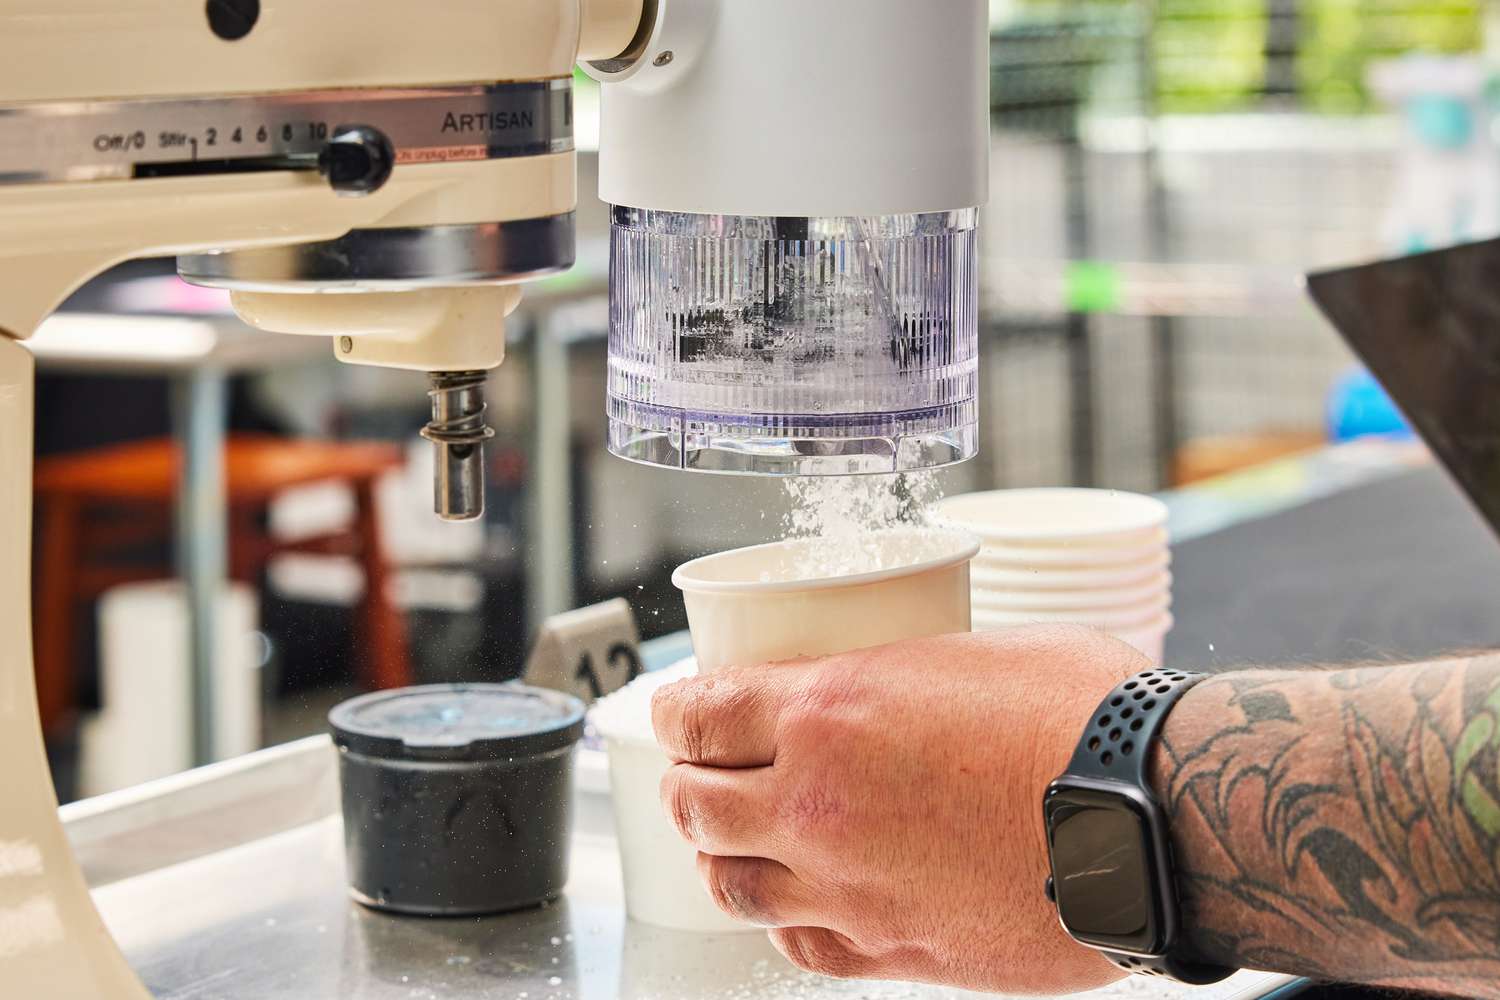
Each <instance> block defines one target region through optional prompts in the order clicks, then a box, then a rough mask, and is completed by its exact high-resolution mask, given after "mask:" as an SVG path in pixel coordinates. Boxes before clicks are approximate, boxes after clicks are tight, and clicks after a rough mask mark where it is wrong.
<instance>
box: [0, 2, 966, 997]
mask: <svg viewBox="0 0 1500 1000" xmlns="http://www.w3.org/2000/svg"><path fill="white" fill-rule="evenodd" d="M987 33H988V13H987V7H986V5H985V4H983V3H982V2H981V0H944V2H943V3H941V4H938V5H925V4H920V3H914V2H912V0H756V2H754V3H747V2H743V0H444V2H442V3H434V4H424V5H414V4H410V3H405V2H402V0H363V2H360V3H357V4H356V3H355V2H353V0H318V2H317V3H294V2H291V0H208V2H207V3H206V4H205V3H203V2H201V0H170V2H163V0H110V2H109V3H102V4H101V3H95V2H88V0H0V470H4V471H3V473H0V545H3V546H4V547H5V549H6V550H7V551H9V552H10V553H11V557H10V558H9V559H8V560H6V561H5V563H4V564H3V566H0V642H3V643H4V645H3V646H0V757H3V759H4V760H5V767H4V768H3V769H0V981H3V982H4V983H6V985H7V992H10V991H11V990H14V991H15V993H16V995H18V996H47V997H68V998H71V997H80V998H87V997H111V998H119V997H143V996H145V993H144V990H143V987H141V986H140V984H139V982H138V981H137V980H136V979H135V976H134V974H133V973H132V972H131V971H130V969H129V968H128V966H127V965H126V963H125V962H124V960H123V958H122V957H121V956H120V954H119V951H118V949H117V948H115V946H114V945H113V942H112V941H111V940H110V938H109V935H108V933H107V931H106V930H105V928H104V926H103V924H102V923H101V921H100V920H99V917H98V915H97V914H96V913H95V911H94V909H93V906H92V903H91V901H90V899H89V894H88V890H87V887H86V885H85V883H84V880H83V877H82V875H81V873H80V872H79V870H78V868H77V866H76V864H75V863H74V861H73V859H72V857H71V855H70V853H69V850H68V847H67V844H66V841H65V839H64V836H63V833H62V830H61V828H60V827H59V825H58V822H57V814H56V808H57V803H56V799H55V796H54V793H53V790H52V787H51V783H50V780H49V777H48V770H47V762H46V757H45V753H44V751H43V746H42V741H41V738H40V729H39V725H38V722H37V715H36V709H35V695H34V687H33V682H32V671H31V663H30V652H29V632H30V624H29V623H30V614H29V594H30V580H29V573H28V571H27V570H28V566H29V549H30V536H31V531H30V523H31V518H30V513H31V512H30V506H31V489H30V475H29V470H30V467H31V440H32V420H33V395H32V393H33V366H32V359H31V355H30V354H29V353H28V352H27V351H26V350H25V349H24V348H23V347H22V346H21V345H20V343H19V341H21V340H24V339H25V338H26V337H28V336H29V335H30V334H31V333H32V332H34V331H35V329H36V328H37V326H38V325H39V324H40V323H41V322H42V320H43V319H44V318H45V317H46V316H47V314H48V313H49V312H51V311H52V310H53V309H55V308H56V306H57V305H58V304H59V303H60V302H61V301H62V300H63V299H64V298H65V297H66V296H67V295H68V294H69V293H70V292H71V291H72V290H74V289H75V288H77V287H78V286H79V285H80V284H82V283H83V282H84V281H86V280H88V279H89V278H91V277H93V276H95V275H97V274H98V273H100V272H101V271H103V270H105V269H106V268H108V267H110V266H111V265H113V264H116V263H118V262H120V261H123V260H126V259H130V258H135V257H143V256H160V255H175V256H176V257H177V259H178V268H179V272H180V273H181V274H182V276H183V277H184V278H185V279H187V280H189V281H192V282H196V283H201V284H207V285H214V286H218V287H223V288H227V289H229V290H230V292H231V301H232V303H233V306H234V308H235V310H236V312H237V313H238V314H239V315H240V316H241V317H242V318H243V319H244V320H245V321H246V322H247V323H249V324H251V325H252V326H255V327H259V328H262V329H266V330H273V331H279V332H287V333H300V334H316V335H321V336H328V337H331V339H332V343H333V350H334V355H335V357H336V358H338V359H339V360H340V361H344V362H350V363H360V364H374V365H381V366H387V367H395V368H405V369H411V370H413V371H420V372H425V373H427V377H428V380H429V395H430V396H431V399H432V420H431V422H430V423H429V424H428V425H427V427H426V429H425V431H424V435H425V436H426V437H427V438H428V439H429V440H431V441H432V442H433V447H434V448H435V449H436V452H437V458H438V461H437V463H436V472H435V482H434V506H435V509H436V511H437V513H438V514H439V516H442V517H445V518H451V519H467V518H473V517H477V516H479V515H480V514H481V513H482V510H483V489H484V464H483V462H484V458H483V454H484V451H483V446H484V440H485V439H486V438H487V437H488V436H489V434H490V433H491V431H490V429H489V428H488V427H487V425H486V422H485V417H484V400H483V385H484V378H485V372H487V371H489V370H490V369H493V368H494V367H496V366H497V365H499V364H500V363H501V362H502V360H503V358H504V326H505V320H506V317H507V315H508V314H509V313H510V312H511V311H512V310H514V309H515V307H516V305H517V303H518V301H519V299H520V295H521V291H520V286H521V284H522V283H523V282H525V281H528V280H532V279H535V278H538V277H541V276H543V275H546V274H550V273H554V272H557V271H560V270H563V269H565V268H567V267H568V266H569V265H570V264H571V263H572V261H573V210H574V206H575V174H574V167H575V163H574V151H573V102H572V73H573V67H574V65H575V63H578V64H581V66H582V67H583V69H584V71H585V72H586V73H588V74H589V75H590V76H592V77H594V78H595V79H597V80H599V81H600V83H601V84H602V88H603V98H602V104H603V112H602V130H601V152H600V195H601V197H602V198H603V199H604V200H605V201H607V202H609V203H611V204H612V205H613V206H614V209H613V227H612V236H611V249H612V263H611V306H610V314H611V315H610V376H609V399H608V404H607V418H608V420H609V425H610V428H609V446H610V450H611V451H613V452H615V453H616V454H619V455H622V456H623V457H626V458H629V459H632V460H636V461H642V462H647V463H651V464H658V465H663V466H670V467H675V468H684V469H698V470H704V471H719V472H745V473H772V474H804V475H805V474H848V473H859V472H875V471H898V470H902V469H915V468H925V467H931V466H935V465H942V464H946V463H950V462H954V461H961V460H963V459H965V458H968V457H970V456H972V455H973V453H974V451H975V450H976V448H977V436H976V427H977V415H976V412H977V411H976V402H975V399H976V379H977V253H978V249H977V235H976V216H977V207H978V206H979V205H981V204H982V203H983V202H984V200H985V197H986V187H987V178H988V148H989V146H988V130H987V118H988V100H987V78H988V44H987Z"/></svg>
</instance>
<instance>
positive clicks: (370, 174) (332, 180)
mask: <svg viewBox="0 0 1500 1000" xmlns="http://www.w3.org/2000/svg"><path fill="white" fill-rule="evenodd" d="M395 164H396V149H395V147H394V146H392V145H391V140H389V139H387V138H386V136H385V133H384V132H382V131H380V130H379V129H378V128H373V127H371V126H369V125H340V126H339V127H338V128H337V129H336V130H335V131H334V135H333V138H331V139H329V140H328V145H326V146H324V147H323V150H322V152H320V153H319V154H318V173H320V174H322V175H323V176H324V177H326V178H328V184H329V186H330V187H332V188H333V189H334V190H335V191H337V192H338V193H339V194H346V195H363V194H369V193H370V192H371V191H378V190H380V187H381V185H383V184H385V182H386V180H387V179H389V178H390V176H391V168H392V167H393V166H395Z"/></svg>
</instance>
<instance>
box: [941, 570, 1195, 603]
mask: <svg viewBox="0 0 1500 1000" xmlns="http://www.w3.org/2000/svg"><path fill="white" fill-rule="evenodd" d="M1171 592H1172V574H1171V573H1158V574H1157V575H1156V576H1155V577H1151V578H1148V579H1146V580H1145V581H1144V582H1141V583H1137V584H1132V585H1131V586H1128V587H1099V588H1094V589H1090V590H1021V589H1017V588H1014V587H999V588H991V587H985V586H983V585H981V584H980V583H979V581H977V580H973V581H971V582H970V585H969V593H970V594H971V595H972V597H973V606H974V608H975V609H979V608H987V609H989V610H992V611H1093V610H1107V609H1111V608H1129V607H1134V606H1135V605H1138V604H1145V603H1149V602H1151V601H1155V600H1159V599H1161V598H1164V597H1167V596H1168V595H1170V594H1171Z"/></svg>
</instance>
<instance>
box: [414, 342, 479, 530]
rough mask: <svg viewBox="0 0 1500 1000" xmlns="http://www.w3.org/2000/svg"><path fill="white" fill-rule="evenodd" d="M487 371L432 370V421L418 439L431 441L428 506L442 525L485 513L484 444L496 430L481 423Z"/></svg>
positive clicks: (430, 375) (429, 394) (430, 395)
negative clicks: (430, 493)
mask: <svg viewBox="0 0 1500 1000" xmlns="http://www.w3.org/2000/svg"><path fill="white" fill-rule="evenodd" d="M485 377H486V373H485V372H482V371H468V372H431V373H429V375H428V378H429V379H430V384H429V388H428V390H427V396H428V398H429V399H431V400H432V420H431V421H430V422H429V423H428V424H427V426H426V427H424V428H423V429H422V436H423V437H424V438H426V439H427V440H429V441H431V442H432V447H433V459H434V463H433V470H432V488H433V492H432V505H433V510H435V511H436V512H437V515H438V517H441V518H442V519H443V520H445V521H470V520H473V519H474V518H476V517H480V516H481V515H483V514H484V442H485V439H487V438H491V437H494V435H495V432H494V431H493V430H491V429H490V428H489V427H488V426H486V424H485V422H484V409H485V402H484V382H485Z"/></svg>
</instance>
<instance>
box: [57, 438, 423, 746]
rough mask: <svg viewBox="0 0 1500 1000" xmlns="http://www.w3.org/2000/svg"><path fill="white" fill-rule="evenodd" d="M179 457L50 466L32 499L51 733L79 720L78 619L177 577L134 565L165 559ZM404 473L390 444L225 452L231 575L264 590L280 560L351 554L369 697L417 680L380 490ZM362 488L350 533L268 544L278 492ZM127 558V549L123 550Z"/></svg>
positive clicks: (109, 458)
mask: <svg viewBox="0 0 1500 1000" xmlns="http://www.w3.org/2000/svg"><path fill="white" fill-rule="evenodd" d="M180 461H181V453H180V449H179V448H178V447H177V445H176V444H175V443H174V442H173V441H171V440H170V439H166V438H156V439H151V440H146V441H139V442H132V443H129V444H123V445H114V446H110V447H104V448H92V449H88V450H85V451H78V452H70V453H68V454H63V455H57V456H50V457H46V458H41V459H39V460H38V461H37V463H36V472H35V492H36V498H37V501H38V508H39V509H38V513H39V515H40V520H39V525H40V537H39V539H38V542H37V547H36V548H37V559H36V570H35V577H34V582H33V589H34V600H35V612H34V625H35V630H36V642H35V646H36V677H37V700H38V703H39V705H40V708H41V714H42V725H43V728H44V730H45V731H47V732H48V733H54V732H57V731H58V729H59V727H60V726H62V725H64V724H66V723H68V722H69V721H70V720H71V718H72V715H73V710H74V707H75V706H74V702H75V692H74V669H75V663H74V657H75V652H76V642H75V638H76V636H77V633H78V628H77V624H78V619H77V614H76V613H77V610H78V608H79V605H80V604H82V603H83V602H85V601H89V600H92V599H94V598H96V597H98V596H99V594H100V593H102V592H103V591H104V590H106V589H108V588H110V587H113V586H117V585H119V584H123V583H130V582H135V581H141V580H155V579H162V578H165V577H170V576H172V575H174V573H173V569H172V568H171V567H170V566H167V565H163V564H162V563H161V562H160V559H159V557H158V559H157V560H156V561H155V562H154V563H153V562H152V561H149V560H147V561H141V560H140V559H136V560H130V559H127V558H125V553H127V552H128V551H129V550H130V549H132V548H134V549H137V550H139V549H141V548H143V547H154V549H155V551H156V553H158V556H159V553H160V551H161V549H162V547H163V546H164V543H168V542H169V541H170V539H171V535H172V510H173V504H174V502H175V499H176V490H177V476H178V468H179V464H180ZM400 464H401V453H400V451H399V449H397V448H396V447H394V446H392V445H385V444H378V443H365V442H361V443H347V442H328V441H303V440H292V439H286V438H277V437H269V436H262V435H249V434H246V435H231V437H230V438H229V440H228V442H227V443H226V446H225V453H224V466H225V480H226V482H225V487H226V498H227V503H228V543H229V576H230V578H231V579H234V580H241V581H246V582H249V583H251V584H255V583H257V582H258V580H259V577H260V574H261V571H262V570H263V569H264V568H265V565H266V563H267V562H268V561H269V560H270V559H271V558H272V557H273V556H275V555H278V554H280V553H283V552H311V553H319V554H331V555H344V556H352V557H354V558H355V559H357V560H358V561H359V563H360V566H361V568H362V569H363V570H364V577H365V589H364V595H363V597H362V598H361V599H360V603H359V606H358V607H357V609H356V623H355V624H356V633H355V642H356V657H355V663H356V667H355V676H356V678H357V679H358V680H359V681H360V683H362V684H363V685H364V686H366V687H369V688H386V687H400V686H403V685H406V684H409V683H411V666H410V660H409V657H408V651H407V640H406V624H405V621H404V619H403V617H402V615H401V611H400V609H399V608H397V607H396V606H395V604H394V603H392V601H391V599H390V595H389V593H388V589H389V588H388V587H387V586H386V584H387V581H388V580H389V578H390V567H389V565H388V564H387V563H386V560H385V556H384V554H383V553H382V551H381V545H380V523H379V511H378V510H377V507H376V501H375V483H376V481H377V480H378V478H379V477H380V475H381V474H382V473H384V472H386V471H387V470H389V469H392V468H396V467H398V466H399V465H400ZM330 481H334V482H342V483H345V484H347V485H348V486H349V487H350V489H352V490H353V493H354V497H355V516H354V520H353V523H352V524H351V525H349V527H348V528H347V529H344V530H339V531H336V532H332V533H327V534H320V535H316V536H313V537H309V538H298V539H295V540H284V539H278V538H274V537H272V536H271V534H270V532H269V530H268V529H267V527H266V512H267V508H268V507H269V505H270V503H271V501H272V500H273V499H274V498H275V497H276V496H277V495H278V494H280V493H282V492H284V491H286V490H288V489H291V488H292V487H296V486H304V485H308V484H311V483H321V482H330ZM122 550H124V551H123V552H122Z"/></svg>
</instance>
